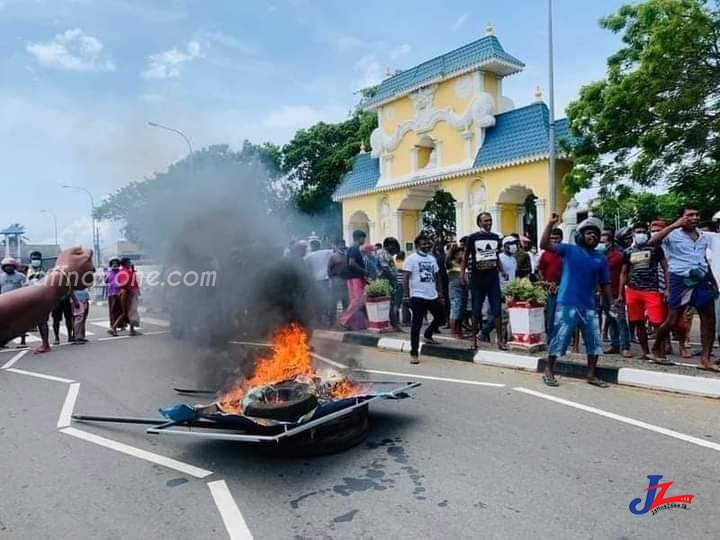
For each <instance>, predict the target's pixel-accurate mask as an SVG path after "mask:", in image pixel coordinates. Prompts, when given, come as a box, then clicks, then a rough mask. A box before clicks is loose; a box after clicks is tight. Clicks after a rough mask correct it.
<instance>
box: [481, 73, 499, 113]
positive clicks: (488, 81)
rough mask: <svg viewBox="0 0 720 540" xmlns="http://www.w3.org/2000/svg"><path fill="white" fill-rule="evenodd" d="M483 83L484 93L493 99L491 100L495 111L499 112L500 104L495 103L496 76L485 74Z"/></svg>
mask: <svg viewBox="0 0 720 540" xmlns="http://www.w3.org/2000/svg"><path fill="white" fill-rule="evenodd" d="M484 83H485V91H486V92H487V93H488V94H490V95H491V96H492V97H493V100H495V110H496V111H498V112H500V105H501V104H500V103H498V102H497V91H498V83H497V75H495V74H494V73H485V77H484Z"/></svg>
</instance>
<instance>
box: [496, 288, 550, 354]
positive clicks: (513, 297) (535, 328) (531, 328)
mask: <svg viewBox="0 0 720 540" xmlns="http://www.w3.org/2000/svg"><path fill="white" fill-rule="evenodd" d="M503 293H504V295H505V301H506V305H507V308H508V314H509V315H510V329H511V331H512V340H511V343H512V344H519V345H523V346H528V345H530V346H536V345H542V344H543V343H544V339H543V332H544V331H545V309H544V306H545V301H546V300H547V292H546V291H545V289H544V288H543V286H542V285H539V284H535V283H533V282H532V281H530V280H529V279H527V278H522V279H513V280H512V281H510V282H509V283H508V284H507V285H506V286H505V290H504V291H503Z"/></svg>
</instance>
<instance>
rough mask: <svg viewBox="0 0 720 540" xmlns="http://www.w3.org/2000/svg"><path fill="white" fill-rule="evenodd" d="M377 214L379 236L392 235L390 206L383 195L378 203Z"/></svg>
mask: <svg viewBox="0 0 720 540" xmlns="http://www.w3.org/2000/svg"><path fill="white" fill-rule="evenodd" d="M378 216H379V221H380V230H379V238H385V237H388V236H392V208H391V207H390V201H389V200H388V198H387V197H383V198H382V200H381V201H380V203H379V204H378Z"/></svg>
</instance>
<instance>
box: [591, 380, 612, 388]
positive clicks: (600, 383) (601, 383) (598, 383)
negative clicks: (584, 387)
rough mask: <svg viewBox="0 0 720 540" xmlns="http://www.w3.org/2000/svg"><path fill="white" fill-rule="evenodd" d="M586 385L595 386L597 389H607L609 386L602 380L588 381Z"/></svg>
mask: <svg viewBox="0 0 720 540" xmlns="http://www.w3.org/2000/svg"><path fill="white" fill-rule="evenodd" d="M588 384H592V385H593V386H597V387H598V388H608V387H609V386H610V385H609V384H608V383H606V382H605V381H603V380H602V379H589V380H588Z"/></svg>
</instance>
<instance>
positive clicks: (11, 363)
mask: <svg viewBox="0 0 720 540" xmlns="http://www.w3.org/2000/svg"><path fill="white" fill-rule="evenodd" d="M27 352H28V349H25V350H24V351H20V352H19V353H17V354H16V355H15V356H13V357H12V358H11V359H10V360H8V361H7V362H5V364H4V365H3V367H1V368H0V369H8V368H11V367H13V366H14V365H15V362H17V361H18V360H20V359H21V358H22V357H23V356H25V355H26V354H27Z"/></svg>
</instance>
